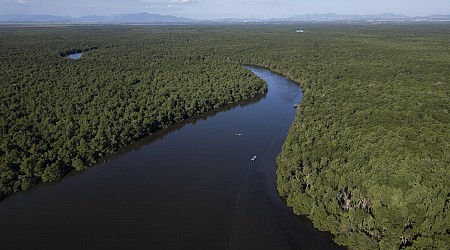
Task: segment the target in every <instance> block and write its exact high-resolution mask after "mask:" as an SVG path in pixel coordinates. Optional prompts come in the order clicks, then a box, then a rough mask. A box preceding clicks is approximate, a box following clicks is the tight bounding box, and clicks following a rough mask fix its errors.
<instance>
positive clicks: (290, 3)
mask: <svg viewBox="0 0 450 250" xmlns="http://www.w3.org/2000/svg"><path fill="white" fill-rule="evenodd" d="M137 12H147V13H151V14H160V15H174V16H178V17H188V18H193V19H218V18H285V17H290V16H294V15H303V14H313V13H337V14H361V15H365V14H371V15H376V14H382V13H393V14H403V15H407V16H427V15H447V14H450V2H449V1H448V0H429V1H427V2H426V3H424V2H423V1H418V0H410V1H408V0H396V1H395V0H394V1H393V0H390V1H389V0H380V1H377V2H374V1H368V0H359V1H357V0H343V1H333V0H316V1H314V2H311V1H295V0H278V1H277V0H267V1H265V0H229V1H221V0H129V1H127V0H96V1H95V2H94V1H92V0H78V1H71V0H0V15H8V14H26V15H40V14H43V15H59V16H71V17H80V16H85V15H113V14H129V13H137Z"/></svg>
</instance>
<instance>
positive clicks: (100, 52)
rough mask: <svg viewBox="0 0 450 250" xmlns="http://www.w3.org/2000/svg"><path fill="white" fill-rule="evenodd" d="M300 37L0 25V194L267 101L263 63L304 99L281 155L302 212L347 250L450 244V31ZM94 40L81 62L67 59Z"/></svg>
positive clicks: (286, 192)
mask: <svg viewBox="0 0 450 250" xmlns="http://www.w3.org/2000/svg"><path fill="white" fill-rule="evenodd" d="M297 28H298V26H292V25H291V26H289V25H271V26H263V25H254V26H252V25H249V26H239V25H234V26H198V25H197V26H135V27H127V26H105V27H101V26H98V27H97V26H88V27H83V26H79V27H52V28H16V27H7V26H3V27H0V32H1V33H2V36H1V38H0V42H1V44H2V50H1V51H0V52H1V54H2V58H8V60H2V62H1V63H0V67H1V69H2V71H1V72H2V73H0V83H1V84H2V92H1V95H2V96H1V99H2V102H3V103H5V104H6V105H2V110H1V119H2V120H1V124H0V125H1V127H0V128H1V131H2V133H1V134H2V138H1V148H0V159H1V165H0V189H1V190H2V191H3V192H4V193H10V192H13V191H16V190H20V189H27V188H29V187H30V186H32V185H33V184H35V183H36V182H37V181H41V180H42V181H52V180H55V179H57V178H59V177H60V176H61V175H62V174H64V173H66V172H67V171H70V170H71V169H72V168H73V169H76V170H82V169H85V168H86V167H87V166H88V165H90V164H92V163H93V162H95V159H98V157H101V156H102V155H104V154H106V153H110V152H112V151H114V150H116V149H117V148H118V147H120V146H121V145H124V144H128V143H130V142H131V141H133V140H135V139H136V138H139V137H142V135H143V134H148V133H151V131H154V130H155V129H159V128H165V127H167V126H169V125H170V124H171V123H170V121H175V122H177V121H181V120H183V119H185V118H186V117H188V116H191V115H195V114H197V112H200V113H201V112H205V111H206V110H208V109H210V108H215V107H216V106H217V107H219V106H221V105H225V104H226V103H231V102H236V101H238V100H243V99H246V98H249V97H251V96H252V95H253V96H254V95H257V94H261V93H265V92H266V91H267V89H265V88H264V86H265V85H264V83H263V82H262V81H261V80H260V79H258V78H256V77H255V76H254V75H253V74H251V73H249V72H248V71H246V70H244V69H243V68H242V67H241V66H240V65H256V66H261V67H264V68H267V69H269V70H272V71H273V72H275V73H279V74H281V75H284V76H286V77H288V78H290V79H291V80H293V81H295V82H297V83H299V85H300V86H301V88H302V91H303V93H304V95H303V99H302V102H301V103H300V105H299V106H298V108H297V116H296V119H295V121H294V122H293V124H292V126H291V128H290V131H289V133H288V137H287V139H286V141H285V144H284V145H283V149H282V152H281V153H280V155H279V157H278V158H277V164H278V171H277V183H278V191H279V193H280V195H281V196H282V197H284V198H286V200H287V204H288V205H289V206H291V207H292V208H293V211H294V212H295V213H296V214H304V215H307V216H308V217H309V218H310V219H311V220H312V221H313V223H314V226H315V227H316V228H318V229H320V230H325V231H330V232H331V233H333V235H335V241H336V242H337V243H339V244H341V245H344V246H346V247H348V248H350V249H393V248H395V249H433V248H434V249H445V248H446V246H448V245H450V229H449V228H450V215H449V203H450V201H449V200H450V198H449V197H450V173H449V169H448V167H449V165H450V152H449V148H450V135H449V134H448V131H450V116H449V114H448V110H449V108H450V103H449V100H450V72H449V70H448V69H449V68H450V58H449V57H448V55H449V54H450V25H448V24H431V25H430V24H417V25H334V24H304V25H302V27H301V28H302V29H303V30H304V33H296V32H295V29H297ZM31 37H33V40H31V39H30V38H31ZM28 41H33V42H28ZM92 46H96V47H98V49H96V50H95V51H92V53H91V52H89V53H87V54H86V56H83V58H82V59H81V60H78V61H72V60H63V58H61V57H60V54H58V53H59V52H60V51H65V50H66V49H67V48H89V47H92ZM99 90H102V91H99ZM179 90H181V91H179ZM205 100H206V102H205ZM177 110H178V111H177ZM183 110H185V111H186V112H183ZM186 115H187V116H186ZM155 121H158V122H155ZM142 129H143V131H144V132H142ZM69 138H73V139H69ZM105 145H106V146H105ZM111 145H113V146H111ZM111 148H112V149H113V150H111ZM73 149H75V150H73Z"/></svg>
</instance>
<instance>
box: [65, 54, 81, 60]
mask: <svg viewBox="0 0 450 250" xmlns="http://www.w3.org/2000/svg"><path fill="white" fill-rule="evenodd" d="M81 55H83V53H73V54H69V55H67V56H65V58H70V59H74V60H77V59H80V58H81Z"/></svg>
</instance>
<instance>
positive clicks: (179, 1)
mask: <svg viewBox="0 0 450 250" xmlns="http://www.w3.org/2000/svg"><path fill="white" fill-rule="evenodd" d="M196 2H197V1H195V0H173V1H171V3H177V4H186V3H196Z"/></svg>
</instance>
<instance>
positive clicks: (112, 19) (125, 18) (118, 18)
mask: <svg viewBox="0 0 450 250" xmlns="http://www.w3.org/2000/svg"><path fill="white" fill-rule="evenodd" d="M193 22H197V21H196V20H194V19H189V18H184V17H176V16H164V15H157V14H149V13H133V14H118V15H111V16H82V17H79V18H74V17H69V16H51V15H4V16H0V23H110V24H146V23H193Z"/></svg>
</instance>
